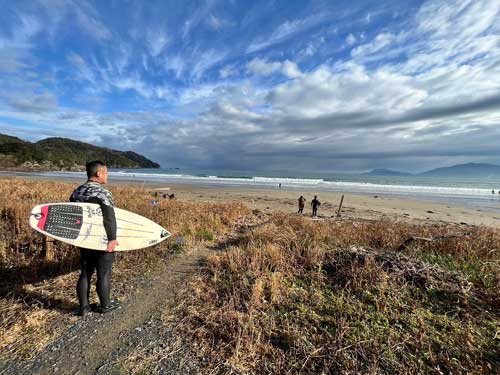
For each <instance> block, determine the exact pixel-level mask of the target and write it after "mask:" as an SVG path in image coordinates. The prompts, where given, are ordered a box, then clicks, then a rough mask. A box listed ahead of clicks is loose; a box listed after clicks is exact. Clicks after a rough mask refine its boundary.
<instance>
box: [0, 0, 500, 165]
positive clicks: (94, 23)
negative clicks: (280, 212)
mask: <svg viewBox="0 0 500 375" xmlns="http://www.w3.org/2000/svg"><path fill="white" fill-rule="evenodd" d="M4 8H5V9H4V10H5V11H3V12H2V14H1V15H0V132H3V133H7V134H11V135H15V136H18V137H21V138H23V139H27V140H30V141H35V140H39V139H42V138H45V137H53V136H57V137H68V138H72V139H76V140H81V141H87V142H91V143H95V144H97V145H100V146H107V147H111V148H117V149H121V150H125V149H130V150H133V151H136V152H139V153H141V154H144V155H146V156H147V157H149V158H151V159H153V160H155V161H158V162H160V163H161V164H162V165H164V166H180V167H185V168H190V167H191V168H211V169H216V168H221V169H232V168H234V169H249V170H255V169H297V170H316V171H321V170H331V171H362V170H367V169H371V168H376V167H379V166H385V167H389V168H395V169H405V170H409V171H422V170H426V169H430V168H434V167H437V166H443V165H451V164H458V163H462V162H468V161H476V162H492V163H499V161H500V148H499V147H498V139H500V126H499V125H500V23H499V22H497V21H496V20H498V18H499V16H500V3H499V2H498V1H488V0H478V1H466V0H464V1H451V0H450V1H414V2H406V3H401V2H395V1H382V2H377V3H373V2H368V1H366V2H363V1H361V2H352V1H351V2H347V1H340V2H335V4H332V2H330V1H308V2H296V3H290V2H286V1H274V2H269V1H257V2H243V1H236V0H235V1H216V0H213V1H204V2H199V1H186V2H182V3H179V2H176V1H169V2H165V1H148V2H139V1H111V2H90V1H88V2H87V1H71V0H51V1H16V2H12V3H8V4H7V5H6V7H4Z"/></svg>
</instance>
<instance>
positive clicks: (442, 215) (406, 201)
mask: <svg viewBox="0 0 500 375" xmlns="http://www.w3.org/2000/svg"><path fill="white" fill-rule="evenodd" d="M0 178H3V179H5V178H7V179H8V178H21V179H30V180H33V179H35V180H36V179H43V180H54V181H60V182H68V183H75V184H77V183H80V181H81V180H79V179H77V178H74V177H66V178H65V177H52V176H44V175H33V174H29V173H26V174H25V173H12V172H11V171H0ZM123 185H133V186H137V185H139V186H143V187H144V189H147V190H149V191H151V192H153V191H157V192H159V193H160V194H161V193H163V192H164V193H167V194H172V193H173V194H175V197H176V199H181V200H189V201H211V202H214V201H218V202H228V201H229V202H230V201H241V202H244V203H246V204H247V205H248V206H249V207H250V208H251V209H252V210H259V211H261V212H263V213H272V212H283V213H295V212H297V208H298V207H297V199H298V197H299V196H300V195H303V196H304V197H305V198H306V200H307V201H306V205H305V210H304V215H305V216H306V217H308V216H309V217H310V214H311V207H310V202H311V200H312V199H313V197H314V195H317V196H318V199H319V200H320V202H321V203H322V204H321V207H320V208H319V211H318V214H319V217H318V218H319V219H320V220H332V219H334V218H335V217H336V214H337V210H338V205H339V202H340V199H341V197H342V195H344V201H343V206H342V210H341V217H343V218H359V219H384V218H386V219H392V220H404V221H412V222H415V223H423V222H426V223H429V224H439V223H442V224H444V223H454V224H462V225H484V226H488V227H496V228H499V227H500V211H497V212H495V211H489V210H485V209H483V208H477V209H473V208H470V207H466V206H465V205H464V206H460V205H452V204H446V203H437V202H433V201H428V200H421V199H413V198H404V197H394V196H389V195H384V194H377V195H372V194H359V193H342V192H323V191H317V190H312V189H296V188H294V189H288V188H286V187H284V188H281V189H278V188H274V189H273V188H257V187H248V186H214V185H210V186H206V185H200V184H186V183H164V182H153V181H138V180H132V179H131V180H124V179H120V180H118V179H115V180H113V179H112V178H111V179H110V181H109V186H110V187H113V186H123ZM153 189H154V190H153ZM163 190H164V191H163ZM152 199H153V196H152Z"/></svg>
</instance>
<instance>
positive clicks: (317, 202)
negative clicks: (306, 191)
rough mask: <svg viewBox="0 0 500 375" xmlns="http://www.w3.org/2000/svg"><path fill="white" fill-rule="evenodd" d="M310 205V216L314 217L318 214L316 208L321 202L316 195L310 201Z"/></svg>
mask: <svg viewBox="0 0 500 375" xmlns="http://www.w3.org/2000/svg"><path fill="white" fill-rule="evenodd" d="M311 206H312V210H313V212H312V216H313V217H315V216H317V215H318V208H319V206H321V202H320V201H319V200H318V196H317V195H315V196H314V199H313V200H312V201H311Z"/></svg>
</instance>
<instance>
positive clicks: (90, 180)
mask: <svg viewBox="0 0 500 375" xmlns="http://www.w3.org/2000/svg"><path fill="white" fill-rule="evenodd" d="M88 182H95V183H98V184H100V182H99V181H97V180H93V179H91V178H89V179H88Z"/></svg>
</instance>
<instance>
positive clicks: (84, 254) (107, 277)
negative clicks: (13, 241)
mask: <svg viewBox="0 0 500 375" xmlns="http://www.w3.org/2000/svg"><path fill="white" fill-rule="evenodd" d="M86 171H87V178H88V179H87V182H85V183H84V184H83V185H80V186H78V187H77V188H76V189H75V191H73V193H72V194H71V197H70V201H71V202H86V203H97V204H98V205H99V206H100V208H101V212H102V218H103V224H104V229H105V230H106V236H107V241H108V243H107V247H106V251H99V250H90V249H84V248H80V263H81V274H80V278H79V279H78V283H77V286H76V292H77V294H78V301H79V303H80V310H79V312H78V315H80V316H84V315H85V314H87V313H88V312H90V311H92V309H91V307H90V303H89V295H90V280H91V278H92V274H93V273H94V271H97V285H96V289H97V295H98V296H99V301H100V302H101V306H100V308H99V309H98V311H99V312H101V313H107V312H109V311H112V310H114V309H116V308H117V307H118V306H119V304H118V302H116V301H112V300H111V298H110V294H111V269H112V267H113V260H114V258H115V253H114V251H115V248H116V246H117V245H118V241H117V240H116V218H115V210H114V208H113V206H114V203H113V197H112V195H111V192H109V191H108V190H106V189H105V188H104V187H102V185H104V184H106V183H107V182H108V168H107V167H106V164H105V163H103V162H102V161H100V160H95V161H91V162H88V163H87V165H86Z"/></svg>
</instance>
